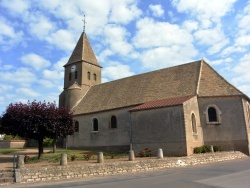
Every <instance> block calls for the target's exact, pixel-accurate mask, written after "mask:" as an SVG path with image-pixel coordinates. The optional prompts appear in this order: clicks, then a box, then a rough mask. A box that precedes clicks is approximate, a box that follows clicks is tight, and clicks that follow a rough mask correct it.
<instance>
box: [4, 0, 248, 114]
mask: <svg viewBox="0 0 250 188" xmlns="http://www.w3.org/2000/svg"><path fill="white" fill-rule="evenodd" d="M84 14H86V22H87V24H86V33H87V35H88V38H89V40H90V42H91V44H92V48H93V50H94V51H95V54H96V56H97V59H98V61H99V63H100V65H101V66H102V67H103V69H102V81H103V82H107V81H111V80H114V79H119V78H122V77H127V76H131V75H134V74H139V73H143V72H148V71H152V70H156V69H160V68H166V67H170V66H175V65H179V64H183V63H187V62H190V61H194V60H199V59H201V58H204V59H205V60H206V61H207V62H208V63H209V64H210V65H211V66H212V67H213V68H214V69H215V70H216V71H218V72H219V73H220V74H221V75H222V76H223V77H225V78H226V79H227V80H228V81H229V82H230V83H232V84H233V85H235V86H236V87H238V88H239V89H240V90H241V91H243V92H244V93H245V94H247V95H250V27H249V24H250V1H246V0H219V1H218V0H170V1H167V0H153V1H152V0H119V1H118V0H95V1H89V0H71V1H68V0H29V1H27V0H0V67H1V68H0V114H1V113H2V112H4V110H5V109H6V107H7V106H8V104H10V103H13V102H19V101H22V102H27V101H28V100H31V101H32V100H34V99H36V100H42V101H43V100H46V101H56V102H57V101H58V95H59V94H60V93H61V91H62V90H63V76H64V68H63V65H64V64H66V63H67V61H68V58H69V56H70V54H71V52H72V50H73V48H74V47H75V44H76V42H77V40H78V38H79V36H80V34H81V32H82V29H83V22H82V19H83V15H84Z"/></svg>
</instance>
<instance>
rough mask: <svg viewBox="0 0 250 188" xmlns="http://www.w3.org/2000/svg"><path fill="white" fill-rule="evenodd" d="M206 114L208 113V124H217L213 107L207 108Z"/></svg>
mask: <svg viewBox="0 0 250 188" xmlns="http://www.w3.org/2000/svg"><path fill="white" fill-rule="evenodd" d="M207 113H208V121H209V122H217V121H218V117H217V112H216V109H215V108H214V107H209V108H208V110H207Z"/></svg>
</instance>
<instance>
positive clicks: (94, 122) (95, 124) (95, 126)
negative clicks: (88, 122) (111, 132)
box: [93, 118, 98, 131]
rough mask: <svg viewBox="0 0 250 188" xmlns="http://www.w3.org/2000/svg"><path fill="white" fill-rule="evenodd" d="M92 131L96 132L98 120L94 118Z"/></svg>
mask: <svg viewBox="0 0 250 188" xmlns="http://www.w3.org/2000/svg"><path fill="white" fill-rule="evenodd" d="M93 131H98V120H97V119H96V118H94V119H93Z"/></svg>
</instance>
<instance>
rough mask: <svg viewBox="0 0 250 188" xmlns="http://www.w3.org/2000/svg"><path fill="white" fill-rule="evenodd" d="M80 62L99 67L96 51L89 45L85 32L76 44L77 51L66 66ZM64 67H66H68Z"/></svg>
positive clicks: (75, 50) (74, 51)
mask: <svg viewBox="0 0 250 188" xmlns="http://www.w3.org/2000/svg"><path fill="white" fill-rule="evenodd" d="M78 61H85V62H87V63H90V64H93V65H96V66H99V67H100V65H99V63H98V61H97V59H96V57H95V54H94V51H93V50H92V47H91V45H90V43H89V40H88V37H87V35H86V33H85V32H83V33H82V34H81V36H80V38H79V40H78V42H77V44H76V47H75V49H74V50H73V52H72V54H71V56H70V58H69V60H68V63H67V64H66V65H70V64H72V63H75V62H78ZM66 65H64V66H66Z"/></svg>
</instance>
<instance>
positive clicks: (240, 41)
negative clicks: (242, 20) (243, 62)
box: [235, 33, 250, 46]
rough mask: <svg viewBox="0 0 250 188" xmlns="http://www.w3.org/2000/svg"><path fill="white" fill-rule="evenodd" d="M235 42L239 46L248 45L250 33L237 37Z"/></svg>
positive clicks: (249, 43)
mask: <svg viewBox="0 0 250 188" xmlns="http://www.w3.org/2000/svg"><path fill="white" fill-rule="evenodd" d="M235 44H236V45H237V46H248V45H250V33H249V35H243V36H239V37H238V38H236V41H235Z"/></svg>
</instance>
